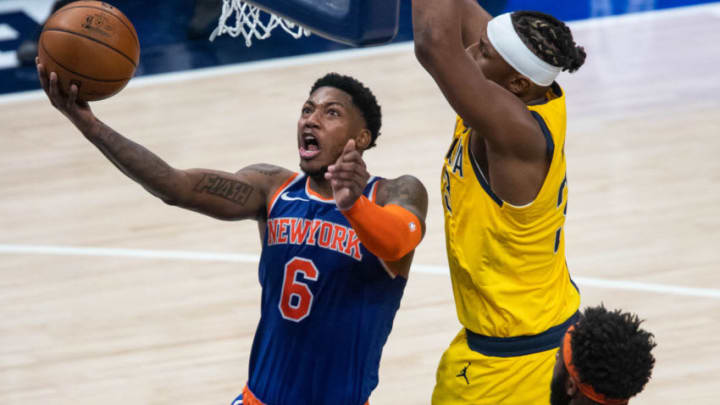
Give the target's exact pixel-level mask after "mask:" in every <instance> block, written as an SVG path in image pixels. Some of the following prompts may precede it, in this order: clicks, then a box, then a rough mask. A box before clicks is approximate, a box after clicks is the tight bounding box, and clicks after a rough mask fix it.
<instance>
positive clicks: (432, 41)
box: [412, 0, 542, 156]
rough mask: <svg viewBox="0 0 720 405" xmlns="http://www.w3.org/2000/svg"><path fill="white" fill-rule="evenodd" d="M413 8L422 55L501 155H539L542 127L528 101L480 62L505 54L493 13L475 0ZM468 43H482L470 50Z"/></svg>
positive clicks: (423, 0)
mask: <svg viewBox="0 0 720 405" xmlns="http://www.w3.org/2000/svg"><path fill="white" fill-rule="evenodd" d="M412 7H413V9H412V18H413V31H414V36H415V37H414V41H415V54H416V56H417V59H418V61H419V62H420V64H421V65H422V66H423V67H424V68H425V70H427V71H428V73H430V75H431V76H432V77H433V79H434V80H435V82H436V83H437V85H438V87H439V88H440V90H441V91H442V92H443V94H444V95H445V98H446V99H447V100H448V102H449V103H450V105H451V106H452V107H453V109H454V110H455V111H456V112H457V113H458V115H460V116H461V117H462V118H463V120H464V121H465V122H466V123H467V124H468V125H469V126H471V127H472V128H474V129H476V130H479V131H480V132H482V133H483V138H485V139H486V140H487V141H488V142H490V143H491V144H492V145H493V146H494V151H495V152H497V153H503V152H508V153H509V154H512V155H516V156H517V155H525V154H527V153H524V152H526V151H525V150H524V149H525V148H528V145H530V148H531V149H532V150H531V151H530V153H535V152H536V150H535V149H537V148H536V146H537V145H540V146H542V144H541V143H539V142H534V140H536V135H537V134H538V131H539V128H537V124H536V123H535V122H534V121H533V119H532V117H531V115H530V114H529V113H528V111H527V108H526V106H525V104H524V103H523V102H522V101H521V100H520V99H519V98H518V97H516V96H515V95H514V94H512V93H511V92H510V91H508V90H506V89H505V88H503V87H501V86H500V85H498V84H496V83H495V82H493V81H491V80H488V79H487V78H486V76H485V74H484V73H483V70H482V68H481V67H480V65H479V63H482V61H483V60H484V59H485V60H487V59H489V58H493V57H498V58H499V57H500V56H499V55H497V54H496V53H495V52H494V50H493V49H491V46H490V45H489V43H488V40H487V35H486V29H487V23H488V21H489V19H490V18H489V15H488V14H487V13H486V12H485V11H484V10H483V9H482V8H481V7H480V6H479V5H478V4H477V3H476V2H475V1H474V0H460V1H458V0H413V4H412ZM473 24H474V25H473ZM466 42H471V43H478V45H476V46H473V47H471V48H470V52H468V51H466V50H465V48H466ZM516 84H518V85H522V84H526V83H516ZM540 140H542V137H540ZM536 144H537V145H536ZM540 152H541V153H542V149H541V150H540Z"/></svg>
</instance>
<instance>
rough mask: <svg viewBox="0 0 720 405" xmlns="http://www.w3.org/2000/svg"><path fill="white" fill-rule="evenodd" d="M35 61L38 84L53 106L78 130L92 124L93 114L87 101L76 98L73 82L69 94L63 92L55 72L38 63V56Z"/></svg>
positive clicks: (75, 87) (76, 90) (76, 88)
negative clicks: (48, 70)
mask: <svg viewBox="0 0 720 405" xmlns="http://www.w3.org/2000/svg"><path fill="white" fill-rule="evenodd" d="M35 63H36V65H37V72H38V78H39V79H40V84H42V88H43V90H45V94H47V96H48V98H49V99H50V103H51V104H52V105H53V107H55V108H57V109H58V110H59V111H60V112H61V113H63V115H65V116H66V117H67V118H68V119H70V121H72V123H73V124H75V126H77V127H78V128H79V129H80V130H83V129H84V128H87V126H88V125H92V123H93V122H94V121H95V116H94V115H93V113H92V110H91V109H90V105H88V103H87V102H85V101H80V100H78V99H77V95H78V87H77V85H75V84H73V85H71V86H70V94H65V93H63V92H62V90H60V86H59V85H58V77H57V73H55V72H50V73H48V72H47V71H46V69H45V66H43V65H41V64H40V61H39V59H38V58H35Z"/></svg>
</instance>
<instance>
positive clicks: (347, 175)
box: [325, 139, 370, 211]
mask: <svg viewBox="0 0 720 405" xmlns="http://www.w3.org/2000/svg"><path fill="white" fill-rule="evenodd" d="M369 178H370V174H369V173H368V171H367V168H366V167H365V162H364V161H363V159H362V155H361V154H360V152H359V151H358V150H357V149H356V147H355V140H353V139H351V140H349V141H348V143H347V144H345V148H344V149H343V151H342V154H340V157H339V158H338V159H337V161H336V162H335V164H332V165H330V166H328V171H327V173H325V179H327V180H329V181H330V186H331V187H332V190H333V196H334V197H335V204H336V205H337V207H338V208H339V209H340V210H343V211H344V210H348V209H350V207H352V206H353V204H355V201H356V200H357V199H358V197H360V196H361V195H362V192H363V190H364V189H365V185H367V182H368V179H369Z"/></svg>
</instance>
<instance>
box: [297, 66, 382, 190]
mask: <svg viewBox="0 0 720 405" xmlns="http://www.w3.org/2000/svg"><path fill="white" fill-rule="evenodd" d="M381 118H382V114H381V112H380V106H379V105H378V103H377V100H376V99H375V96H374V95H373V93H372V92H371V91H370V89H368V88H367V87H365V86H364V85H363V84H362V83H361V82H359V81H358V80H357V79H355V78H353V77H350V76H344V75H340V74H337V73H328V74H326V75H325V76H323V77H321V78H320V79H318V80H317V81H316V82H315V84H313V86H312V88H311V89H310V96H309V97H308V99H307V101H305V103H304V104H303V106H302V112H301V114H300V119H299V120H298V129H297V132H298V147H299V149H300V168H301V169H302V170H303V171H304V172H305V173H307V174H309V175H316V176H317V175H322V174H323V173H324V172H325V171H326V170H327V167H328V166H329V165H331V164H333V163H334V162H335V161H336V160H337V158H338V157H339V156H340V153H341V152H342V150H343V148H344V147H345V144H346V143H347V142H348V141H349V140H350V139H354V140H355V144H356V145H357V148H358V150H360V151H363V150H366V149H368V148H371V147H373V146H375V140H376V139H377V137H378V136H379V135H380V124H381Z"/></svg>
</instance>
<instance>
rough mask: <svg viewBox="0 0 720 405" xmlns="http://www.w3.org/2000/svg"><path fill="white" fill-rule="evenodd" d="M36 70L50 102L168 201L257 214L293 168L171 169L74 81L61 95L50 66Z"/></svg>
mask: <svg viewBox="0 0 720 405" xmlns="http://www.w3.org/2000/svg"><path fill="white" fill-rule="evenodd" d="M38 75H39V77H40V82H41V84H42V86H43V89H44V90H45V92H46V93H47V95H48V98H49V99H50V102H51V103H52V105H53V106H54V107H55V108H57V109H58V110H59V111H60V112H62V113H63V114H64V115H65V116H66V117H67V118H68V119H70V121H71V122H72V123H73V124H74V125H75V126H76V127H77V128H78V129H79V130H80V131H81V132H82V133H83V135H85V137H86V138H87V139H88V140H89V141H90V142H92V143H93V144H94V145H95V146H96V147H97V148H98V149H99V150H100V151H101V152H102V153H103V154H104V155H105V156H106V157H107V158H108V160H110V161H111V162H112V163H113V164H114V165H115V166H116V167H117V168H118V169H120V171H122V172H123V173H125V175H127V176H128V177H130V178H131V179H133V180H134V181H135V182H137V183H138V184H140V185H141V186H143V187H144V188H145V189H146V190H147V191H149V192H150V193H151V194H153V195H155V196H156V197H158V198H160V199H162V200H163V201H164V202H166V203H167V204H170V205H177V206H180V207H183V208H187V209H190V210H193V211H197V212H200V213H203V214H206V215H209V216H212V217H215V218H219V219H226V220H235V219H262V218H263V217H264V216H265V211H266V205H267V196H268V195H269V194H270V192H271V191H272V190H274V189H275V188H277V187H278V186H279V185H280V184H281V183H282V182H283V181H285V180H286V179H287V178H288V177H289V176H290V175H291V174H292V173H291V172H290V171H288V170H285V169H282V168H279V167H276V166H270V165H253V166H248V167H246V168H245V169H242V170H240V171H238V172H237V173H228V172H222V171H216V170H208V169H190V170H179V169H175V168H173V167H172V166H170V165H168V164H167V163H166V162H165V161H164V160H162V159H161V158H160V157H158V156H157V155H155V154H154V153H152V152H151V151H149V150H148V149H147V148H145V147H143V146H142V145H140V144H138V143H136V142H133V141H131V140H130V139H128V138H125V137H124V136H122V135H120V134H119V133H117V132H115V131H114V130H113V129H112V128H110V127H109V126H107V125H105V124H104V123H103V122H102V121H100V120H98V119H97V118H96V117H95V116H94V115H93V113H92V111H91V109H90V106H89V105H88V104H87V103H85V102H80V101H78V100H77V86H75V85H73V86H72V87H71V92H70V94H69V95H65V94H62V93H61V92H60V90H59V88H58V83H57V75H56V74H55V73H54V72H53V73H51V74H49V75H48V74H47V72H46V71H45V69H44V67H43V66H42V65H38Z"/></svg>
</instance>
